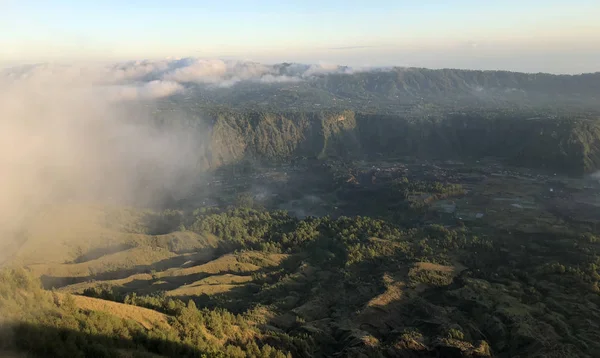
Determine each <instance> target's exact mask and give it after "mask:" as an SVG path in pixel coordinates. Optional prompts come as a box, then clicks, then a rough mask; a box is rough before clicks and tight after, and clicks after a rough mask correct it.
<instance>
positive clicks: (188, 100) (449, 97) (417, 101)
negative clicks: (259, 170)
mask: <svg viewBox="0 0 600 358" xmlns="http://www.w3.org/2000/svg"><path fill="white" fill-rule="evenodd" d="M291 66H292V67H293V66H294V65H291ZM289 68H290V64H282V65H280V71H281V74H282V75H290V73H289V72H286V71H287V70H288V69H289ZM340 70H342V71H338V73H329V74H315V75H311V76H308V77H304V78H302V79H301V81H298V82H291V83H256V82H241V83H239V84H237V85H235V86H231V87H215V86H210V85H191V84H190V85H189V87H188V93H186V94H185V95H182V96H179V97H176V98H173V99H170V101H173V102H176V103H177V108H185V107H186V106H197V105H211V106H212V105H224V106H229V107H231V106H234V107H237V108H243V109H244V110H248V109H260V110H265V109H267V111H278V110H279V111H281V110H284V111H315V110H336V111H337V110H345V109H351V110H355V111H360V112H367V113H378V114H381V113H385V114H404V113H414V114H419V116H422V115H424V114H427V113H429V112H432V111H434V112H448V111H452V110H456V109H460V110H462V109H464V108H485V109H498V108H504V109H506V108H510V109H513V110H514V109H517V108H518V109H519V110H527V109H540V108H546V109H550V110H552V111H567V112H572V111H573V110H582V109H586V110H587V109H595V110H599V109H600V107H599V106H600V105H599V104H598V98H599V96H600V85H599V83H600V73H589V74H583V75H577V76H570V75H550V74H544V73H537V74H527V73H517V72H507V71H468V70H455V69H443V70H430V69H424V68H392V69H387V70H373V71H364V72H361V71H355V72H353V73H349V72H348V71H347V69H340ZM343 72H346V73H343Z"/></svg>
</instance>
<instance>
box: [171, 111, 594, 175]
mask: <svg viewBox="0 0 600 358" xmlns="http://www.w3.org/2000/svg"><path fill="white" fill-rule="evenodd" d="M162 115H163V114H159V117H160V116H162ZM164 115H168V112H164ZM197 121H203V123H205V125H206V127H205V126H202V128H203V129H196V128H195V127H194V126H195V125H196V124H194V123H195V122H194V121H190V122H188V123H187V124H185V123H184V124H183V125H188V126H190V127H191V128H190V131H191V132H192V133H194V131H196V133H198V134H197V135H198V140H199V141H201V142H202V143H204V147H203V149H202V150H201V151H199V152H198V154H199V157H198V159H197V165H198V166H199V167H201V168H204V169H217V168H220V167H223V166H226V165H233V164H237V163H240V162H242V161H248V160H250V161H251V162H261V163H263V164H282V163H289V162H290V161H291V160H293V159H298V158H302V157H306V158H318V159H327V158H342V159H347V160H357V159H373V158H382V157H383V158H386V157H399V156H406V157H409V156H410V157H414V158H417V159H422V160H423V159H453V160H477V159H482V158H485V157H495V158H498V159H502V160H504V161H505V162H506V163H508V164H512V165H516V166H521V167H533V168H540V169H545V170H548V171H552V172H559V173H565V174H569V175H576V176H580V175H583V174H587V173H593V172H595V171H597V170H599V169H600V120H599V119H598V118H597V117H593V116H590V117H580V116H578V115H574V114H573V115H568V116H557V115H549V114H544V113H541V114H540V113H536V112H528V111H519V110H517V111H486V112H482V111H473V110H471V111H452V112H448V113H443V114H442V113H435V112H434V113H429V114H427V115H425V114H424V115H422V116H418V115H410V116H403V115H382V114H367V113H363V112H353V111H348V110H346V111H333V112H331V111H329V112H328V111H320V112H299V113H297V112H268V111H267V112H265V111H238V110H231V109H229V110H224V109H211V110H207V112H206V114H205V115H204V116H203V117H202V120H200V119H198V120H197Z"/></svg>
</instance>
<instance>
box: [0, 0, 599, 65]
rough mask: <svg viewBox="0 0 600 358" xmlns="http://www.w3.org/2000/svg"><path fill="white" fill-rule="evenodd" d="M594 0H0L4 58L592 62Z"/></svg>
mask: <svg viewBox="0 0 600 358" xmlns="http://www.w3.org/2000/svg"><path fill="white" fill-rule="evenodd" d="M598 19H600V1H597V0H596V1H587V0H572V1H554V0H546V1H538V0H521V1H514V0H504V1H495V0H455V1H452V0H445V1H444V0H441V1H427V0H423V1H417V0H412V1H407V0H370V1H367V0H365V1H353V0H301V1H296V0H288V1H285V0H278V1H275V0H267V1H248V0H229V1H227V0H224V1H214V0H211V1H203V0H196V1H192V0H170V1H168V0H163V1H159V0H144V1H141V0H128V1H119V0H105V1H88V0H0V65H4V64H8V65H11V64H16V63H34V62H55V61H59V62H60V61H73V60H77V61H121V60H133V59H158V58H166V57H175V58H177V57H188V56H191V57H200V58H224V59H228V58H232V59H244V60H255V61H259V62H265V63H275V62H283V61H287V62H302V63H335V64H341V65H350V66H416V67H430V68H448V67H451V68H471V69H506V70H513V71H524V72H551V73H582V72H596V71H600V21H598Z"/></svg>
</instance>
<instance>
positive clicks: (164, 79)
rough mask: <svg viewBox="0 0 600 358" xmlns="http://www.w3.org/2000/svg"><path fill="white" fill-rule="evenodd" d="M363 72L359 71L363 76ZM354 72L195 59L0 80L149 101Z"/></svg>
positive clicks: (42, 69)
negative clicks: (194, 89)
mask: <svg viewBox="0 0 600 358" xmlns="http://www.w3.org/2000/svg"><path fill="white" fill-rule="evenodd" d="M364 70H368V69H361V70H360V71H364ZM356 71H358V70H356V69H352V68H350V67H343V66H338V65H332V64H314V65H304V64H285V63H284V64H276V65H266V64H261V63H257V62H250V61H234V60H231V61H229V60H206V59H196V58H184V59H165V60H157V61H150V60H144V61H130V62H122V63H116V64H111V65H108V66H89V65H88V66H86V65H70V66H67V65H55V64H42V65H31V66H21V67H13V68H10V69H7V70H5V71H3V72H1V75H2V76H1V77H3V78H4V80H5V81H6V80H8V81H13V82H23V81H27V82H28V83H30V84H31V83H38V84H41V85H50V84H52V83H53V82H56V81H58V82H60V83H63V84H64V83H67V84H69V85H70V86H80V87H84V88H85V87H89V86H90V85H94V86H95V87H94V88H99V89H101V91H102V93H101V94H100V95H105V96H109V97H111V98H112V99H115V98H118V96H119V94H121V96H122V99H124V100H136V99H154V98H159V97H167V96H171V95H174V94H177V93H181V92H183V91H184V89H185V87H186V86H189V85H192V84H202V85H208V86H215V87H230V86H234V85H236V84H238V83H240V82H255V83H287V82H300V81H305V80H309V79H311V78H313V77H315V76H322V75H326V74H331V73H340V74H351V73H354V72H356Z"/></svg>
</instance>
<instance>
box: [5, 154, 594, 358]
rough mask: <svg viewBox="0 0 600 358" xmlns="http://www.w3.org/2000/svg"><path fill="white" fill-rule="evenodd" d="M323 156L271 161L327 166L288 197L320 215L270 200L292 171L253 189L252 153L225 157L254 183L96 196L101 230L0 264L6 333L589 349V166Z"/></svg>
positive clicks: (146, 352)
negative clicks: (194, 202)
mask: <svg viewBox="0 0 600 358" xmlns="http://www.w3.org/2000/svg"><path fill="white" fill-rule="evenodd" d="M323 164H324V163H320V162H317V163H313V164H307V163H297V164H296V165H295V166H292V167H287V168H284V169H282V170H286V171H291V172H293V169H294V168H302V166H303V165H305V166H306V167H305V168H304V169H298V174H296V175H300V176H301V177H302V176H304V177H307V178H311V177H310V176H308V174H306V173H313V175H316V174H314V173H320V174H318V175H319V176H321V177H322V178H321V180H322V181H323V182H327V183H329V184H328V185H324V186H322V187H321V188H320V189H321V190H322V191H321V192H320V194H319V195H321V196H322V199H321V200H320V201H317V200H313V201H298V202H300V203H304V204H302V205H309V204H311V203H312V205H315V206H322V207H323V206H324V207H325V209H323V210H325V211H330V213H331V214H332V216H322V217H311V216H309V217H305V218H299V217H294V216H291V215H289V214H288V213H286V212H285V211H281V210H275V208H276V207H278V206H280V202H279V201H280V200H291V199H292V197H291V196H286V195H291V194H289V193H288V194H286V193H287V190H288V189H289V188H288V186H287V184H285V183H291V182H293V180H294V179H293V178H289V177H288V178H287V179H285V180H283V179H278V178H279V176H278V174H277V172H276V171H275V172H269V171H263V172H259V174H260V175H259V177H258V179H257V180H258V181H260V182H262V183H263V184H264V185H268V186H270V187H271V188H272V190H273V191H274V193H275V194H277V195H276V196H269V197H268V198H267V199H265V198H264V197H263V196H261V195H257V194H256V193H255V192H253V191H252V186H253V185H252V180H253V179H252V178H253V175H255V174H256V172H255V171H253V170H250V169H245V171H246V172H247V174H245V176H243V175H242V174H238V175H242V177H243V178H245V179H244V180H243V181H242V182H244V183H250V188H246V189H244V186H243V185H242V184H240V183H238V180H237V179H236V178H235V177H234V176H232V175H230V173H229V172H227V171H226V172H225V173H223V175H222V176H217V177H216V178H215V179H214V182H210V184H211V185H214V184H215V183H220V184H221V186H220V190H221V191H222V192H224V193H225V192H228V191H229V190H230V189H231V190H233V191H234V192H237V194H236V195H233V196H231V197H230V199H225V197H226V195H223V198H222V199H223V200H224V201H223V202H221V203H220V204H217V205H215V206H212V207H206V206H205V207H200V208H199V209H196V210H182V211H179V210H166V211H162V212H158V213H152V212H138V211H136V210H120V209H119V210H107V211H103V212H95V214H93V215H99V217H98V218H97V219H95V220H91V221H93V222H95V223H97V224H98V225H101V226H102V227H104V228H105V230H110V231H109V232H110V233H111V234H110V236H111V237H112V238H113V239H112V240H111V241H110V242H104V243H102V242H97V243H96V245H97V246H91V247H82V246H80V245H81V244H80V241H77V240H75V241H73V244H74V245H77V246H75V247H76V249H74V250H73V254H72V257H73V258H72V259H66V260H64V261H62V262H56V261H55V262H54V263H52V260H47V261H46V263H39V261H37V263H30V264H27V267H28V270H29V271H30V272H29V273H26V272H25V271H22V270H18V271H4V272H3V274H2V275H3V276H2V278H1V279H0V282H1V285H0V297H1V298H0V305H1V307H2V310H3V311H4V310H7V312H11V314H8V315H6V316H5V318H4V327H5V332H10V334H12V339H10V340H6V341H4V342H7V343H5V345H6V347H3V348H4V349H10V350H11V351H19V350H22V349H27V351H28V352H31V353H34V354H35V355H42V356H44V355H45V356H55V355H63V354H67V352H68V354H69V355H74V356H78V355H79V356H89V355H90V354H92V355H95V356H151V355H150V354H154V355H158V356H182V355H184V356H185V355H187V356H201V355H202V354H204V355H206V356H210V357H212V356H218V354H221V355H222V356H228V357H229V356H231V357H263V356H264V357H280V356H290V355H291V356H293V357H327V356H336V355H337V356H350V357H364V356H368V357H371V356H373V357H397V356H424V357H428V356H431V357H433V356H444V357H447V356H456V357H486V356H498V357H514V356H526V357H553V356H556V357H591V356H595V352H596V351H598V350H600V346H599V344H598V341H597V339H596V337H598V335H599V334H600V326H598V324H597V323H596V321H598V320H600V309H599V305H600V294H599V292H600V289H599V288H598V287H599V286H598V282H599V280H600V275H599V272H598V271H599V270H598V267H600V266H599V265H600V259H599V256H598V250H599V249H600V239H598V237H599V234H600V232H599V231H598V226H597V223H598V217H600V216H599V215H598V214H599V213H600V209H598V206H597V205H598V204H597V201H598V197H597V193H598V184H597V183H596V182H593V181H588V182H585V181H582V180H574V179H569V178H566V177H560V176H554V175H550V176H544V175H543V174H541V173H537V172H533V171H518V170H516V169H512V168H509V167H503V166H500V165H499V164H498V163H494V162H485V163H480V164H478V165H472V166H466V165H462V164H460V163H454V162H449V163H441V162H438V163H427V162H420V161H417V162H416V163H412V164H411V163H410V162H404V163H401V162H365V163H362V164H360V163H358V162H357V163H351V162H340V161H332V162H327V163H325V164H326V165H325V166H324V165H323ZM319 168H320V169H319ZM237 170H239V171H238V173H241V172H244V169H243V168H238V169H237ZM253 173H254V174H253ZM533 179H535V180H533ZM271 180H272V181H273V182H272V183H275V182H277V180H283V181H284V183H283V184H280V186H279V187H278V186H277V185H275V184H273V185H271V182H270V181H271ZM311 180H312V182H313V183H316V180H315V179H311ZM211 185H209V187H210V186H211ZM299 188H300V189H302V190H303V191H304V192H303V193H307V192H308V188H307V187H306V186H300V187H299ZM550 189H552V191H550ZM277 190H280V191H277ZM313 192H314V191H313ZM300 194H302V192H301V193H300ZM227 200H229V202H227ZM565 202H569V203H571V204H570V206H565V205H564V204H563V203H565ZM329 205H331V206H329ZM334 206H335V208H334ZM305 209H306V210H309V208H305ZM78 210H79V212H80V214H79V215H82V214H81V212H82V211H85V210H82V209H81V208H79V209H78ZM582 210H583V211H585V212H587V215H582V214H581V211H582ZM348 214H349V215H351V216H345V215H348ZM357 214H359V215H360V216H357ZM90 215H92V213H91V214H90ZM54 221H57V220H56V219H55V220H54ZM97 230H100V229H97ZM105 236H106V235H105ZM47 255H48V254H47ZM21 257H22V258H23V259H24V260H25V257H27V253H26V252H22V253H21ZM38 260H39V259H38ZM35 276H38V277H40V278H41V285H42V286H43V287H44V288H45V289H47V290H49V289H51V288H53V287H54V288H56V291H54V292H52V291H45V290H43V289H41V288H40V281H38V280H37V279H36V278H35ZM80 295H83V296H80ZM111 302H118V303H111ZM109 303H110V304H112V305H115V306H107V304H109ZM148 309H149V310H150V311H145V310H148ZM7 334H8V333H7Z"/></svg>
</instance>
